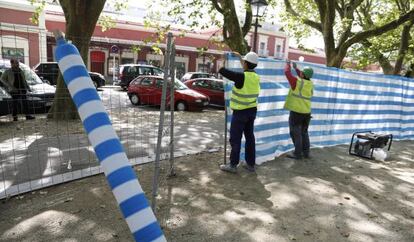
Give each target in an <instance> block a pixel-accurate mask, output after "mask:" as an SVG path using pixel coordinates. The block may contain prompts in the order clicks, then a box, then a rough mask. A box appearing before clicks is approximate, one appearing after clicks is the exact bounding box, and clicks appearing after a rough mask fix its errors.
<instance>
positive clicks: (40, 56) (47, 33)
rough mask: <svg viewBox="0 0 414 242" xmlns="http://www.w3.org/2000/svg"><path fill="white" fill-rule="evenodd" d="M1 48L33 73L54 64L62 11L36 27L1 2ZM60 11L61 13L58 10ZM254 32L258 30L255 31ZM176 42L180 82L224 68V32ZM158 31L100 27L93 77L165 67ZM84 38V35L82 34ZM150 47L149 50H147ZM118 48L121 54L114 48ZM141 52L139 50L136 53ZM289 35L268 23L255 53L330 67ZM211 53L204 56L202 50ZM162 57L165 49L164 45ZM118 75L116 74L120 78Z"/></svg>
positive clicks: (24, 12)
mask: <svg viewBox="0 0 414 242" xmlns="http://www.w3.org/2000/svg"><path fill="white" fill-rule="evenodd" d="M0 3H1V5H0V36H1V41H0V47H1V50H2V52H1V54H2V56H1V58H3V59H7V58H10V57H11V56H17V57H19V58H20V59H21V60H22V61H23V62H24V63H26V64H28V65H29V66H31V67H33V66H34V65H36V64H37V63H39V62H45V61H54V51H55V48H56V44H55V40H54V37H53V34H52V31H53V30H56V29H59V30H61V31H63V32H65V18H64V16H63V13H62V12H61V11H57V10H50V9H48V10H46V11H45V12H43V13H42V14H41V15H40V18H39V23H38V24H33V23H32V22H31V21H30V20H29V19H30V18H31V17H32V14H33V12H34V7H33V6H31V5H30V4H28V3H27V2H26V3H22V2H20V3H16V2H13V1H10V0H0ZM55 9H56V8H55ZM252 29H253V28H252ZM171 32H172V33H173V35H174V36H175V44H176V58H175V61H176V68H177V71H176V73H177V76H178V77H180V76H182V75H184V73H186V72H195V71H201V72H210V73H217V71H218V69H219V67H220V66H221V65H222V63H223V60H222V55H223V53H224V51H226V50H223V49H220V48H219V47H218V46H216V45H214V44H213V43H211V41H210V40H211V38H212V37H213V35H215V34H218V35H220V34H221V30H220V29H216V30H209V31H203V32H186V33H185V35H182V30H180V29H176V30H172V31H171ZM156 34H157V32H156V29H151V28H146V27H145V26H144V25H143V24H142V23H139V22H132V21H118V22H117V24H116V27H114V28H111V29H109V30H107V31H105V32H104V31H102V28H101V27H100V26H96V27H95V31H94V34H93V37H92V39H91V42H90V50H89V62H88V63H87V66H88V68H89V70H90V71H93V72H99V73H101V74H103V75H105V76H107V77H112V76H113V70H114V68H113V66H114V63H115V66H116V67H117V66H119V65H120V64H129V63H145V64H152V65H155V66H159V67H162V66H163V62H164V57H163V55H162V54H159V53H156V52H154V51H153V50H152V48H151V42H149V43H148V42H147V41H145V40H148V39H151V38H153V36H154V35H156ZM80 35H81V33H80ZM246 40H247V42H248V44H249V45H250V46H253V42H254V34H253V31H251V32H250V33H248V34H247V36H246ZM146 43H147V44H146ZM114 46H116V48H115V49H117V51H116V52H114V51H111V50H113V49H111V47H112V48H113V47H114ZM138 46H139V47H140V48H137V47H138ZM288 46H289V39H288V37H287V35H286V33H284V32H281V31H279V27H278V26H275V25H271V24H266V23H264V24H263V25H262V27H261V28H259V31H258V35H257V46H256V50H257V53H258V54H259V56H261V57H269V58H277V59H286V58H289V59H292V60H295V59H298V58H299V56H304V57H305V61H309V62H315V63H319V64H325V60H324V57H322V56H320V55H316V54H307V53H305V52H301V51H300V50H295V49H290V48H289V47H288ZM203 47H208V48H207V50H206V51H204V52H203V53H202V54H201V53H200V51H199V49H200V48H203ZM160 48H161V50H162V51H163V50H164V48H165V44H160ZM115 74H117V73H115Z"/></svg>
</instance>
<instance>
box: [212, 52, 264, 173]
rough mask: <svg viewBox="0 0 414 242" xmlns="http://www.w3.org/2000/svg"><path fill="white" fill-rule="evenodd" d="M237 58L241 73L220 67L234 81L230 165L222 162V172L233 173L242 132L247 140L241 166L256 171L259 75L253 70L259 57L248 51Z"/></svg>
mask: <svg viewBox="0 0 414 242" xmlns="http://www.w3.org/2000/svg"><path fill="white" fill-rule="evenodd" d="M234 54H236V56H238V57H239V58H240V63H241V65H242V67H243V70H244V72H234V71H231V70H228V69H226V68H224V67H222V68H221V69H220V70H219V73H220V74H221V75H222V76H224V77H226V78H227V79H229V80H231V81H233V82H234V86H233V89H232V93H231V97H230V108H231V109H232V110H233V115H232V119H231V126H230V145H231V153H230V164H225V165H221V166H220V169H221V170H222V171H226V172H231V173H236V172H237V166H238V164H239V162H240V149H241V140H242V136H243V134H244V137H245V139H246V145H245V159H246V163H247V164H245V165H243V167H244V168H246V169H247V170H248V171H250V172H254V171H255V164H256V140H255V137H254V132H253V131H254V120H255V119H256V113H257V98H258V96H259V92H260V77H259V75H257V74H256V72H255V71H254V68H256V66H257V63H258V56H257V54H256V53H254V52H249V53H247V55H246V56H245V57H244V58H241V56H240V54H238V53H234Z"/></svg>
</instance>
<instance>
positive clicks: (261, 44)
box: [259, 42, 266, 50]
mask: <svg viewBox="0 0 414 242" xmlns="http://www.w3.org/2000/svg"><path fill="white" fill-rule="evenodd" d="M265 46H266V43H265V42H260V48H259V49H260V50H264V49H265Z"/></svg>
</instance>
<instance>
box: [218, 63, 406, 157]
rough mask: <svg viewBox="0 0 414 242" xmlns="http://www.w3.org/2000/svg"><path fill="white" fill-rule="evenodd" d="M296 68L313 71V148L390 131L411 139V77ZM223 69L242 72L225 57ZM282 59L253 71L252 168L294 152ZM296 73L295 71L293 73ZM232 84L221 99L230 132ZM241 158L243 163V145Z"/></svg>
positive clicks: (228, 83) (316, 66)
mask: <svg viewBox="0 0 414 242" xmlns="http://www.w3.org/2000/svg"><path fill="white" fill-rule="evenodd" d="M297 64H298V67H299V69H303V67H304V66H305V65H306V66H310V67H312V68H313V69H314V75H313V78H312V81H313V82H314V96H313V98H312V120H311V124H310V127H309V135H310V142H311V147H324V146H332V145H339V144H347V143H348V144H349V142H350V140H351V137H352V134H353V133H354V132H357V131H368V130H369V131H372V132H374V133H384V134H385V133H387V134H388V133H391V134H393V135H394V138H395V139H412V138H414V81H413V79H409V78H404V77H396V76H386V75H381V74H368V73H361V72H350V71H346V70H341V69H337V68H329V67H325V66H320V65H315V64H311V63H300V62H298V63H297ZM227 67H228V68H230V69H232V70H238V71H242V70H241V67H240V62H239V60H238V59H237V58H235V57H232V56H228V63H227ZM284 67H285V61H281V60H273V59H263V58H261V59H260V60H259V65H258V66H257V67H256V72H257V74H259V75H260V78H261V82H260V86H261V92H260V96H259V104H258V112H257V118H256V121H255V136H256V164H261V163H263V162H265V161H267V160H271V159H273V158H274V157H277V156H279V155H280V154H282V153H285V152H286V151H289V150H291V149H293V144H292V142H291V140H290V136H289V125H288V117H289V112H288V111H287V110H284V109H283V105H284V101H285V97H286V95H287V93H288V90H289V83H288V81H287V79H286V77H285V75H284ZM292 73H293V74H294V75H296V72H295V71H294V70H292ZM232 85H233V82H231V81H228V80H226V86H225V98H226V106H227V110H228V112H227V115H228V119H227V120H228V123H227V125H228V130H229V128H230V122H231V110H230V108H229V104H230V102H229V97H230V94H231V88H232ZM241 160H244V143H243V144H242V152H241Z"/></svg>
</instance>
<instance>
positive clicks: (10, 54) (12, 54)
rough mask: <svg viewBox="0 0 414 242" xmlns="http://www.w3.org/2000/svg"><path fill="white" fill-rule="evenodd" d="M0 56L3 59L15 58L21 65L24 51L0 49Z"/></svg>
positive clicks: (21, 49)
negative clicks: (0, 55)
mask: <svg viewBox="0 0 414 242" xmlns="http://www.w3.org/2000/svg"><path fill="white" fill-rule="evenodd" d="M1 54H2V56H3V58H4V59H11V58H16V59H18V60H19V61H20V62H21V63H24V49H23V48H9V47H2V48H1Z"/></svg>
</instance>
